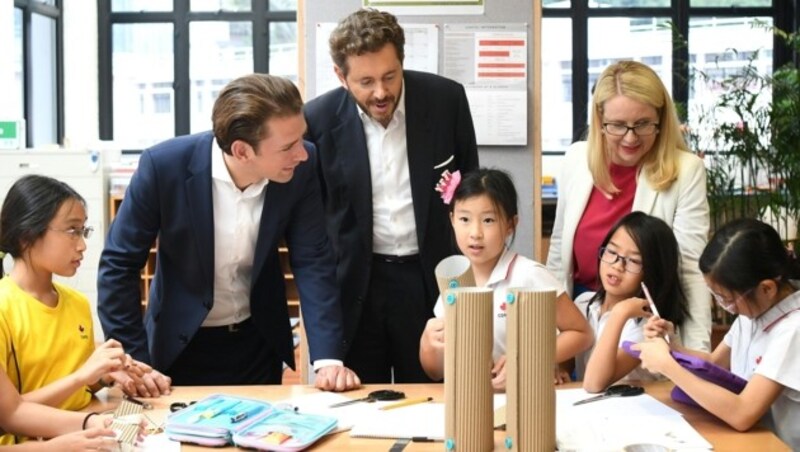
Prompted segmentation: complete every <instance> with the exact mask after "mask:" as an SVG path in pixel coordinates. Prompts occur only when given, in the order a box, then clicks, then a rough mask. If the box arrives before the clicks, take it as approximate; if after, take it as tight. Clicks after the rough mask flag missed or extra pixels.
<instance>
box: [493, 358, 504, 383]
mask: <svg viewBox="0 0 800 452" xmlns="http://www.w3.org/2000/svg"><path fill="white" fill-rule="evenodd" d="M492 388H494V391H495V392H505V390H506V355H503V356H501V357H500V359H498V360H497V362H496V363H494V365H492Z"/></svg>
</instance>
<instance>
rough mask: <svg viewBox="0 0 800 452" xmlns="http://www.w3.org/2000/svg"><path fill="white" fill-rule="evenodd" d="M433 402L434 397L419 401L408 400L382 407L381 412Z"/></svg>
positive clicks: (419, 399)
mask: <svg viewBox="0 0 800 452" xmlns="http://www.w3.org/2000/svg"><path fill="white" fill-rule="evenodd" d="M432 400H433V397H420V398H418V399H406V400H402V401H400V402H397V403H392V404H391V405H386V406H382V407H381V408H380V409H381V410H393V409H395V408H402V407H404V406H409V405H416V404H418V403H425V402H430V401H432Z"/></svg>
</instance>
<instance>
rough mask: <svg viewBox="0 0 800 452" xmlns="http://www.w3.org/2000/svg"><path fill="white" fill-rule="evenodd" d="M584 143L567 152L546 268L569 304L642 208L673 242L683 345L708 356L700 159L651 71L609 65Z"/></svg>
mask: <svg viewBox="0 0 800 452" xmlns="http://www.w3.org/2000/svg"><path fill="white" fill-rule="evenodd" d="M589 116H590V118H589V121H590V123H589V129H588V132H587V137H586V141H580V142H577V143H574V144H573V145H572V146H570V148H569V149H568V150H567V152H566V155H565V157H564V161H563V163H562V166H561V167H562V168H563V171H562V174H561V176H560V177H559V178H558V179H557V183H558V204H557V206H556V218H555V223H554V226H553V233H552V236H551V239H550V250H549V252H548V256H547V267H548V268H549V269H550V270H551V271H552V272H553V273H554V274H556V276H558V278H559V280H560V281H561V282H563V283H564V284H565V286H566V288H567V290H568V291H569V292H570V295H571V296H572V297H573V298H577V297H578V295H579V294H580V293H581V292H583V291H586V290H590V291H597V290H599V289H600V287H599V285H598V278H597V276H598V275H597V268H598V267H597V249H598V248H599V246H600V243H601V241H602V240H603V237H605V235H606V233H607V232H608V230H609V229H610V228H611V226H613V225H614V224H615V223H616V222H617V221H618V220H619V219H620V218H622V217H623V216H625V215H626V214H628V213H630V212H633V211H641V212H644V213H646V214H649V215H652V216H654V217H657V218H661V219H662V220H664V221H665V222H666V223H667V224H668V225H669V226H670V227H671V228H672V230H673V231H674V233H675V238H676V239H677V241H678V244H679V245H680V248H679V249H680V262H681V267H680V268H681V273H680V285H681V288H682V289H683V291H684V293H685V294H686V298H687V300H688V309H689V312H690V313H691V317H690V318H688V319H687V320H686V322H685V324H684V325H683V327H682V328H681V337H682V339H683V342H684V343H685V344H687V345H689V346H691V347H693V348H699V349H703V350H708V349H709V348H710V342H711V341H710V337H711V310H710V309H709V303H710V299H709V295H708V292H707V291H706V290H705V285H704V284H703V277H702V275H701V274H700V271H699V270H698V269H697V257H698V256H699V255H700V253H701V252H702V251H703V247H704V246H705V244H706V242H707V239H708V228H709V210H708V201H707V199H706V171H705V167H704V166H703V161H702V160H701V159H700V158H699V157H697V156H696V155H694V154H693V153H692V152H690V151H689V148H688V146H687V145H686V143H685V141H684V139H683V134H682V132H681V129H680V121H679V120H678V115H677V114H676V111H675V106H674V104H673V103H672V100H671V97H670V94H669V92H668V91H667V89H666V88H665V86H664V84H663V83H662V81H661V79H660V78H659V76H658V74H656V72H655V71H653V70H652V69H651V68H649V67H648V66H646V65H644V64H642V63H639V62H636V61H618V62H616V63H613V64H611V65H610V66H608V67H607V68H606V69H605V70H604V71H603V73H602V74H600V77H599V78H598V79H597V83H596V85H595V88H594V94H593V98H592V107H591V112H590V115H589Z"/></svg>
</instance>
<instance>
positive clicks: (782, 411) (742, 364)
mask: <svg viewBox="0 0 800 452" xmlns="http://www.w3.org/2000/svg"><path fill="white" fill-rule="evenodd" d="M724 341H725V344H726V345H727V346H728V347H730V348H731V372H733V373H734V374H736V375H738V376H740V377H742V378H744V379H746V380H750V378H751V377H752V376H753V374H759V375H762V376H764V377H766V378H769V379H770V380H772V381H774V382H776V383H778V384H780V385H783V386H784V389H783V391H782V392H781V394H780V395H779V396H778V398H777V399H776V400H775V402H773V404H772V407H770V410H769V411H768V412H767V413H766V414H765V415H764V417H763V418H762V423H763V424H764V425H765V426H766V427H768V428H770V429H771V430H772V431H774V432H775V434H776V435H778V437H780V439H781V440H783V441H784V442H785V443H787V444H788V445H789V447H791V448H792V450H800V355H798V350H800V291H799V292H795V293H793V294H792V295H790V296H788V297H786V298H784V299H783V300H782V301H781V302H780V303H778V304H776V305H775V306H773V307H772V308H770V309H769V310H768V311H767V312H765V313H763V314H761V316H760V317H758V318H757V319H750V318H747V317H745V316H743V315H740V316H739V317H737V318H736V321H734V322H733V325H731V329H730V330H729V331H728V334H726V335H725V338H724Z"/></svg>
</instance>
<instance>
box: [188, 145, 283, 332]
mask: <svg viewBox="0 0 800 452" xmlns="http://www.w3.org/2000/svg"><path fill="white" fill-rule="evenodd" d="M212 143H213V144H212V145H211V195H212V200H213V212H214V213H213V215H214V307H213V308H211V311H209V312H208V316H207V317H206V319H205V321H203V325H202V326H222V325H230V324H232V323H239V322H241V321H243V320H246V319H247V318H249V317H250V280H251V273H252V270H253V257H254V254H255V249H256V240H257V238H258V228H259V226H260V225H261V211H262V209H263V208H264V193H265V187H266V186H267V183H268V182H269V181H268V180H266V179H264V180H262V181H260V182H257V183H255V184H251V185H250V186H248V187H247V188H245V189H244V190H239V189H238V188H237V187H236V184H234V183H233V179H232V178H231V175H230V173H229V172H228V167H227V165H225V160H224V158H223V157H222V149H220V148H219V146H218V145H217V141H216V140H214V141H213V142H212Z"/></svg>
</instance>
